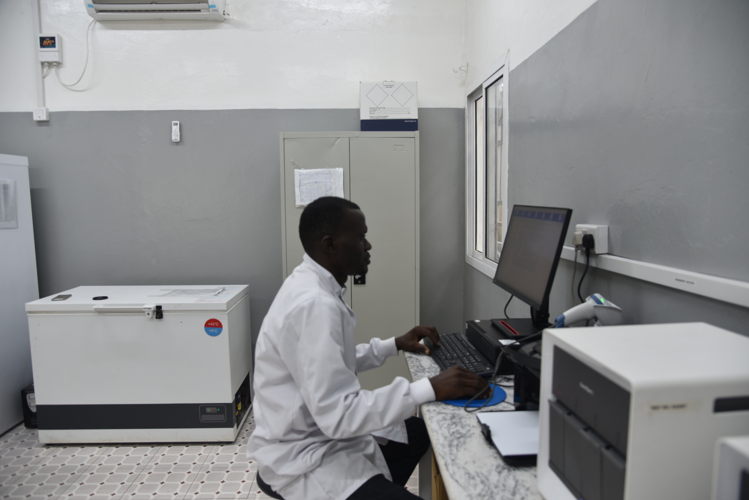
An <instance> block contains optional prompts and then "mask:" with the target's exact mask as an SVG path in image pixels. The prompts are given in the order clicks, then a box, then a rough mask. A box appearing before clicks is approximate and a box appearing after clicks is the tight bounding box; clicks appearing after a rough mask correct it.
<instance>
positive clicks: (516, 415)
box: [476, 411, 538, 462]
mask: <svg viewBox="0 0 749 500" xmlns="http://www.w3.org/2000/svg"><path fill="white" fill-rule="evenodd" d="M476 417H477V418H478V419H479V422H481V423H482V424H484V425H485V426H486V427H487V428H488V429H489V433H490V436H487V439H491V442H492V444H494V446H495V447H496V448H497V451H499V454H500V455H502V458H504V459H505V460H506V461H508V462H519V461H530V460H533V459H535V457H536V455H537V454H538V412H537V411H494V412H485V413H478V414H477V415H476Z"/></svg>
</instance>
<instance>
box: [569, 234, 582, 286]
mask: <svg viewBox="0 0 749 500" xmlns="http://www.w3.org/2000/svg"><path fill="white" fill-rule="evenodd" d="M579 251H580V249H579V248H578V247H577V246H576V247H575V260H574V261H573V262H572V279H571V280H570V295H571V296H572V297H574V296H575V277H576V276H577V253H578V252H579Z"/></svg>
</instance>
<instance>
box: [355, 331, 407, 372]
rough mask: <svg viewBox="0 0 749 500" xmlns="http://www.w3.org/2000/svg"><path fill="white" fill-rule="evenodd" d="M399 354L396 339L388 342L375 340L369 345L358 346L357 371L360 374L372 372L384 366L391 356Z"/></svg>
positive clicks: (393, 338)
mask: <svg viewBox="0 0 749 500" xmlns="http://www.w3.org/2000/svg"><path fill="white" fill-rule="evenodd" d="M397 354H398V348H397V347H395V337H390V338H389V339H387V340H381V339H378V338H373V339H371V340H370V341H369V343H368V344H359V345H357V346H356V369H357V370H359V371H360V372H363V371H367V370H371V369H372V368H378V367H380V366H382V364H383V363H384V362H385V360H386V359H388V358H389V357H390V356H395V355H397Z"/></svg>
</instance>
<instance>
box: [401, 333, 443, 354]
mask: <svg viewBox="0 0 749 500" xmlns="http://www.w3.org/2000/svg"><path fill="white" fill-rule="evenodd" d="M424 337H429V339H430V340H431V341H432V343H433V344H434V345H438V344H439V343H440V334H439V333H437V329H436V328H435V327H433V326H415V327H413V328H411V329H410V330H409V331H408V333H406V334H404V335H401V336H400V337H396V338H395V347H397V348H398V350H399V351H408V352H415V353H417V354H430V352H429V348H428V347H427V346H425V345H424V344H422V343H421V342H419V341H420V340H421V339H423V338H424Z"/></svg>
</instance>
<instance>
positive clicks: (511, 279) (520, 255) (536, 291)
mask: <svg viewBox="0 0 749 500" xmlns="http://www.w3.org/2000/svg"><path fill="white" fill-rule="evenodd" d="M571 215H572V210H571V209H569V208H551V207H534V206H528V205H515V206H514V207H512V214H511V215H510V224H509V226H508V227H507V234H506V235H505V239H504V242H503V244H502V253H501V254H500V256H499V263H498V264H497V272H496V274H495V275H494V283H495V284H497V285H498V286H500V287H501V288H503V289H505V290H507V291H508V292H510V293H511V294H513V295H515V296H516V297H518V298H519V299H520V300H522V301H523V302H526V303H527V304H529V305H530V306H531V307H532V308H534V309H543V310H548V302H549V292H550V291H551V285H552V283H553V282H554V274H555V272H556V269H557V264H558V263H559V255H560V254H561V252H562V245H563V244H564V237H565V235H566V234H567V227H568V226H569V223H570V217H571Z"/></svg>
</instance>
